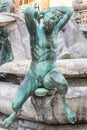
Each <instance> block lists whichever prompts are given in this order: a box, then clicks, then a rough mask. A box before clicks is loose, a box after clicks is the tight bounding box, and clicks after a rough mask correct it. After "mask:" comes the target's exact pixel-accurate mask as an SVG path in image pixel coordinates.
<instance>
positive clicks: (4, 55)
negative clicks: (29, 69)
mask: <svg viewBox="0 0 87 130" xmlns="http://www.w3.org/2000/svg"><path fill="white" fill-rule="evenodd" d="M12 59H13V55H12V50H11V44H10V42H9V40H8V32H7V30H6V29H4V28H3V27H0V65H2V64H4V63H6V62H9V61H12Z"/></svg>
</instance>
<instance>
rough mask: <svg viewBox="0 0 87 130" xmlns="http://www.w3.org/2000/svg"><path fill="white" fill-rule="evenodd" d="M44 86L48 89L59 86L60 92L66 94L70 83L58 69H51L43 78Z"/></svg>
mask: <svg viewBox="0 0 87 130" xmlns="http://www.w3.org/2000/svg"><path fill="white" fill-rule="evenodd" d="M43 84H44V87H45V88H47V89H54V88H57V91H58V93H59V94H65V93H66V92H67V90H68V84H67V81H66V79H65V78H64V76H63V75H62V74H61V73H60V72H58V71H57V69H53V70H51V71H50V72H49V73H47V75H46V76H45V77H44V79H43Z"/></svg>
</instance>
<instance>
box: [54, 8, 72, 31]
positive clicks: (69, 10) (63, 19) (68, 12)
mask: <svg viewBox="0 0 87 130" xmlns="http://www.w3.org/2000/svg"><path fill="white" fill-rule="evenodd" d="M57 10H58V11H60V12H61V13H62V14H63V15H62V17H61V18H60V20H59V21H58V23H57V24H56V26H55V30H56V31H57V32H59V31H60V30H61V29H62V28H63V27H64V26H65V24H66V23H67V22H68V21H69V19H70V18H71V16H72V14H73V9H72V8H70V7H64V6H61V7H58V8H57Z"/></svg>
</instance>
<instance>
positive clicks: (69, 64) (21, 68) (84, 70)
mask: <svg viewBox="0 0 87 130" xmlns="http://www.w3.org/2000/svg"><path fill="white" fill-rule="evenodd" d="M30 63H31V60H22V61H19V60H18V61H17V60H15V61H13V62H9V63H5V64H3V65H2V66H0V73H9V74H15V75H19V76H24V75H25V74H26V73H27V71H28V69H29V67H30ZM56 65H57V69H58V70H59V71H60V72H61V73H62V74H64V75H65V76H67V77H69V78H70V77H74V78H75V77H87V59H65V60H57V62H56Z"/></svg>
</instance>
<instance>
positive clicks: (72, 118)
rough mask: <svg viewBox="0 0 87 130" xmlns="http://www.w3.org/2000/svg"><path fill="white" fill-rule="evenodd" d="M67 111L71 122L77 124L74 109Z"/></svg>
mask: <svg viewBox="0 0 87 130" xmlns="http://www.w3.org/2000/svg"><path fill="white" fill-rule="evenodd" d="M66 113H67V118H68V120H69V122H70V123H72V124H75V122H76V116H75V115H74V114H73V113H72V111H71V110H69V111H68V112H66Z"/></svg>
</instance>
